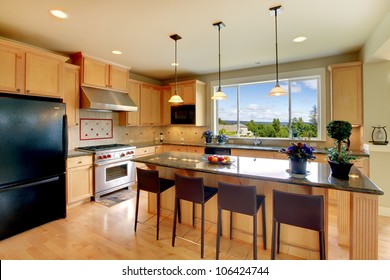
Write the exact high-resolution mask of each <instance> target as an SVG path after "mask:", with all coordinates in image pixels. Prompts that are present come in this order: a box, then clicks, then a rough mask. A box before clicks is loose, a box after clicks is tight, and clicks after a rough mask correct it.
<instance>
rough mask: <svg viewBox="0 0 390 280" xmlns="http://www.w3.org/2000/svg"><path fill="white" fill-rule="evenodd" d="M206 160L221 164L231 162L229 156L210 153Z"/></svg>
mask: <svg viewBox="0 0 390 280" xmlns="http://www.w3.org/2000/svg"><path fill="white" fill-rule="evenodd" d="M207 161H208V162H209V163H211V164H223V165H230V164H232V163H233V161H232V159H231V158H230V157H229V156H219V155H210V156H208V157H207Z"/></svg>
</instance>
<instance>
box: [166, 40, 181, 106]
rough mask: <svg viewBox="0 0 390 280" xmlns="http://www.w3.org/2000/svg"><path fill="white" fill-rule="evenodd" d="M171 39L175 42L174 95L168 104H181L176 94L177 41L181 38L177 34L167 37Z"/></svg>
mask: <svg viewBox="0 0 390 280" xmlns="http://www.w3.org/2000/svg"><path fill="white" fill-rule="evenodd" d="M169 37H170V38H171V39H173V40H175V62H174V65H175V94H174V95H172V96H171V98H170V99H169V101H168V102H170V103H182V102H183V99H181V97H180V96H179V94H178V93H177V65H178V63H177V40H180V39H181V37H180V36H179V35H177V34H174V35H171V36H169Z"/></svg>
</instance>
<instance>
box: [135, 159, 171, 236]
mask: <svg viewBox="0 0 390 280" xmlns="http://www.w3.org/2000/svg"><path fill="white" fill-rule="evenodd" d="M174 185H175V181H174V180H169V179H164V178H160V177H159V173H158V170H148V169H141V168H138V167H137V202H136V206H135V220H134V231H137V223H138V208H139V195H140V191H141V190H143V191H147V192H151V193H155V194H157V230H156V240H158V238H159V230H160V194H161V193H162V192H164V191H166V190H168V189H170V188H171V187H173V186H174Z"/></svg>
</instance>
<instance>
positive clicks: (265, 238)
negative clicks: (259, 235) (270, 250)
mask: <svg viewBox="0 0 390 280" xmlns="http://www.w3.org/2000/svg"><path fill="white" fill-rule="evenodd" d="M261 208H262V209H261V213H262V217H261V219H262V222H263V248H264V250H267V228H266V222H265V201H264V203H263V205H262V206H261Z"/></svg>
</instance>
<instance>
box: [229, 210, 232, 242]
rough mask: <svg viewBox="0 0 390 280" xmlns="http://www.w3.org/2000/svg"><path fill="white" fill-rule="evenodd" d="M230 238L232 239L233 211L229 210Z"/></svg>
mask: <svg viewBox="0 0 390 280" xmlns="http://www.w3.org/2000/svg"><path fill="white" fill-rule="evenodd" d="M229 234H230V239H232V235H233V212H232V211H230V233H229Z"/></svg>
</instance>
